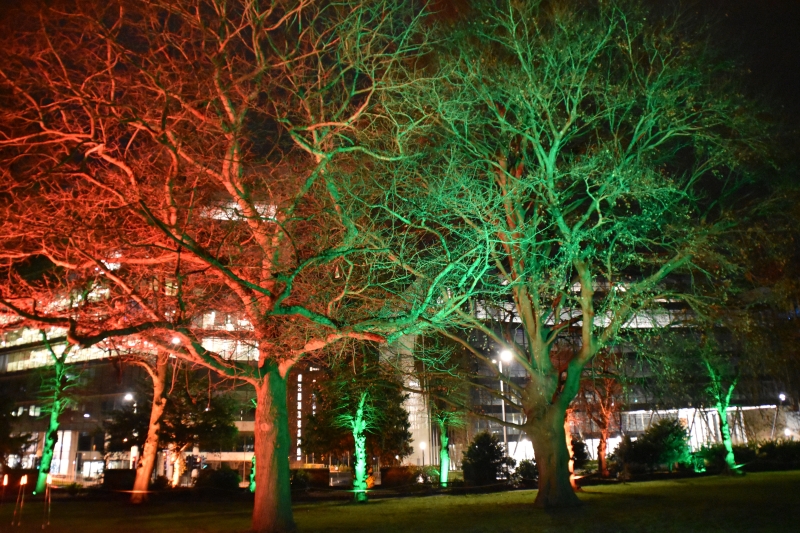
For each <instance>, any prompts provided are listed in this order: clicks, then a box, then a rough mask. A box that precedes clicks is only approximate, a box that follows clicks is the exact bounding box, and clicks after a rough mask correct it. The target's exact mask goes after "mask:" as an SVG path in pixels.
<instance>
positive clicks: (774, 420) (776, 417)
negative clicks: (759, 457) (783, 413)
mask: <svg viewBox="0 0 800 533" xmlns="http://www.w3.org/2000/svg"><path fill="white" fill-rule="evenodd" d="M778 399H779V400H780V401H781V403H779V404H778V405H776V406H775V418H773V419H772V431H771V432H770V434H769V439H770V440H772V439H774V438H775V423H776V422H777V421H778V410H779V409H780V408H781V405H783V402H784V401H786V395H785V394H784V393H780V394H779V395H778Z"/></svg>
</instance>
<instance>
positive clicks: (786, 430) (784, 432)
mask: <svg viewBox="0 0 800 533" xmlns="http://www.w3.org/2000/svg"><path fill="white" fill-rule="evenodd" d="M783 434H784V435H786V436H787V437H788V436H789V435H791V434H792V432H791V430H790V429H789V428H784V430H783Z"/></svg>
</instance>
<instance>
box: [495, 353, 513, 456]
mask: <svg viewBox="0 0 800 533" xmlns="http://www.w3.org/2000/svg"><path fill="white" fill-rule="evenodd" d="M513 359H514V354H512V353H511V350H503V351H502V352H500V360H499V361H498V362H497V367H498V368H499V370H500V409H501V411H502V413H503V446H505V448H504V450H505V453H506V455H508V428H507V427H506V395H505V392H504V386H503V361H505V362H506V363H511V361H512V360H513Z"/></svg>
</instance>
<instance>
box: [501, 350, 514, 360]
mask: <svg viewBox="0 0 800 533" xmlns="http://www.w3.org/2000/svg"><path fill="white" fill-rule="evenodd" d="M500 359H502V360H503V362H504V363H510V362H511V360H512V359H514V354H513V353H511V350H503V351H502V352H500Z"/></svg>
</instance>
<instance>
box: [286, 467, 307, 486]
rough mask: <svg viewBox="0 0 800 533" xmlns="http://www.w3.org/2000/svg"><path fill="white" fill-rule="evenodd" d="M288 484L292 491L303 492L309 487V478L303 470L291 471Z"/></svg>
mask: <svg viewBox="0 0 800 533" xmlns="http://www.w3.org/2000/svg"><path fill="white" fill-rule="evenodd" d="M289 484H290V485H291V487H292V490H305V489H307V488H308V487H310V486H311V476H310V475H309V474H308V472H306V471H305V470H292V472H291V477H290V478H289Z"/></svg>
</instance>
